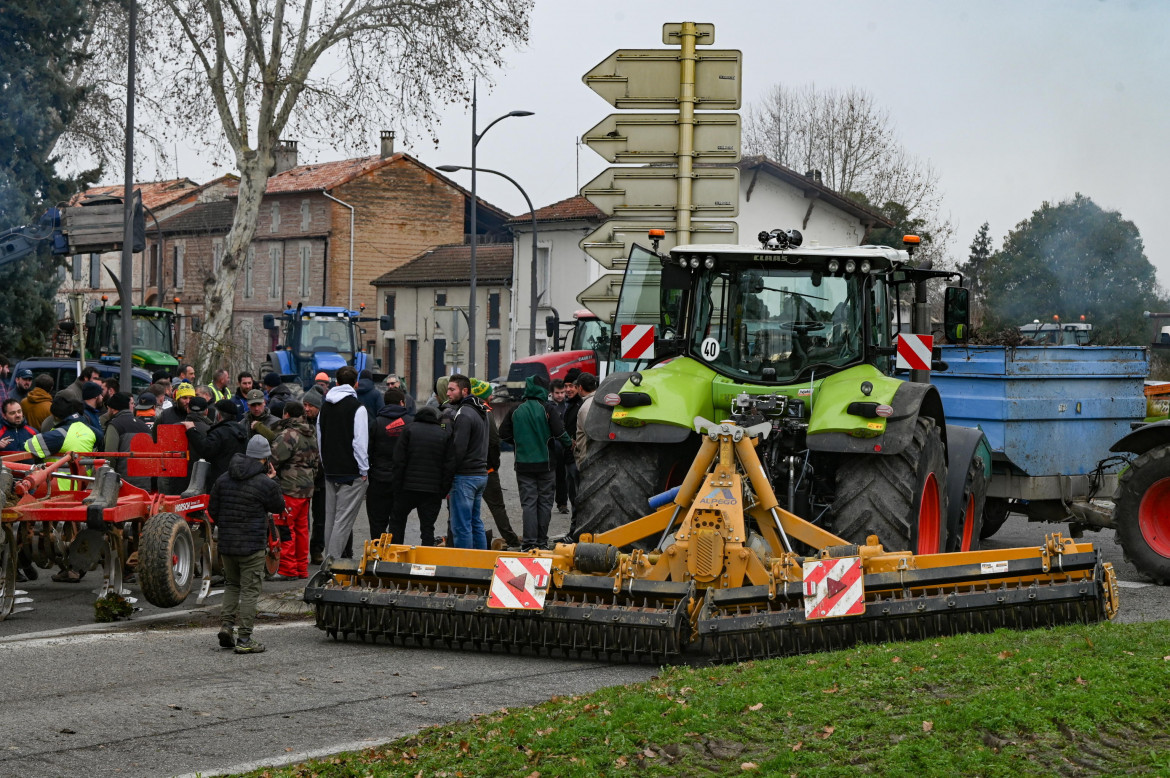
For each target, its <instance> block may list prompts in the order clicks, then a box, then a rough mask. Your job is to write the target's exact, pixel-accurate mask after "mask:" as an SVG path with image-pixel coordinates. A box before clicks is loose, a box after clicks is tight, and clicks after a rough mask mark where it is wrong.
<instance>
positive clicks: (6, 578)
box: [0, 524, 17, 621]
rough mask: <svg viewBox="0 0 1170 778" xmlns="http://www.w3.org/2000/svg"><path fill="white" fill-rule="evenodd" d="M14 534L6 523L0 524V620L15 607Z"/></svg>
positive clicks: (15, 551)
mask: <svg viewBox="0 0 1170 778" xmlns="http://www.w3.org/2000/svg"><path fill="white" fill-rule="evenodd" d="M16 555H17V546H16V534H15V533H14V532H13V531H12V527H10V526H9V525H7V524H4V525H2V526H0V621H4V619H6V618H8V617H9V615H11V613H12V611H13V609H14V608H15V607H16Z"/></svg>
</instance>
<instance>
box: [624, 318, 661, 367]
mask: <svg viewBox="0 0 1170 778" xmlns="http://www.w3.org/2000/svg"><path fill="white" fill-rule="evenodd" d="M621 358H622V359H654V325H653V324H623V325H622V353H621Z"/></svg>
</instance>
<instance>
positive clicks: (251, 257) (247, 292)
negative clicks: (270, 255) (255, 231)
mask: <svg viewBox="0 0 1170 778" xmlns="http://www.w3.org/2000/svg"><path fill="white" fill-rule="evenodd" d="M255 268H256V247H255V246H248V257H247V259H245V260H244V297H252V296H253V295H254V294H256V288H255V285H254V281H255V278H254V274H255Z"/></svg>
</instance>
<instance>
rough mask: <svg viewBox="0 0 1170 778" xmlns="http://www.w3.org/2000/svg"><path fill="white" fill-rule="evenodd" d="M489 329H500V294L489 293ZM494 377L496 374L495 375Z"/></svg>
mask: <svg viewBox="0 0 1170 778" xmlns="http://www.w3.org/2000/svg"><path fill="white" fill-rule="evenodd" d="M487 319H488V329H499V328H500V293H499V292H496V291H491V292H488V316H487ZM493 375H494V374H493Z"/></svg>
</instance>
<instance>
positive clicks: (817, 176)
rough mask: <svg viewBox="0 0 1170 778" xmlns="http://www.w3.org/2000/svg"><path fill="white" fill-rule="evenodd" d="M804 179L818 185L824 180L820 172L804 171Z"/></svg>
mask: <svg viewBox="0 0 1170 778" xmlns="http://www.w3.org/2000/svg"><path fill="white" fill-rule="evenodd" d="M804 177H805V178H807V179H808V180H810V181H815V182H816V183H818V184H820V183H822V182H823V181H824V180H825V178H824V176H823V175H821V171H819V170H806V171H804Z"/></svg>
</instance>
